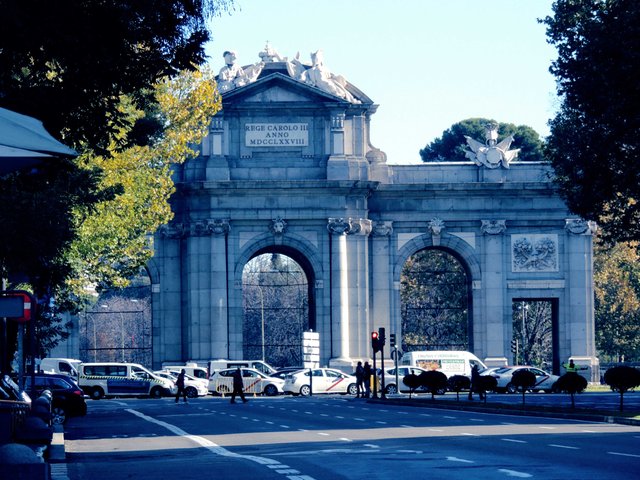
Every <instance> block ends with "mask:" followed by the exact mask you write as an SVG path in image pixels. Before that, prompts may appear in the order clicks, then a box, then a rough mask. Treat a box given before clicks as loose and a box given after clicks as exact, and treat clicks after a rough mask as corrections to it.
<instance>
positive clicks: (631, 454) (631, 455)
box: [607, 452, 640, 458]
mask: <svg viewBox="0 0 640 480" xmlns="http://www.w3.org/2000/svg"><path fill="white" fill-rule="evenodd" d="M607 453H608V454H609V455H618V456H620V457H633V458H640V455H636V454H635V453H622V452H607Z"/></svg>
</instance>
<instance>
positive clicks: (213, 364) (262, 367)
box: [209, 359, 276, 376]
mask: <svg viewBox="0 0 640 480" xmlns="http://www.w3.org/2000/svg"><path fill="white" fill-rule="evenodd" d="M235 367H247V368H255V369H256V370H258V371H259V372H262V373H264V374H265V375H268V376H271V374H273V373H276V369H275V368H273V367H272V366H271V365H269V364H268V363H265V362H263V361H262V360H224V359H220V360H211V361H210V362H209V374H210V375H213V373H214V372H215V371H216V370H221V369H224V368H235Z"/></svg>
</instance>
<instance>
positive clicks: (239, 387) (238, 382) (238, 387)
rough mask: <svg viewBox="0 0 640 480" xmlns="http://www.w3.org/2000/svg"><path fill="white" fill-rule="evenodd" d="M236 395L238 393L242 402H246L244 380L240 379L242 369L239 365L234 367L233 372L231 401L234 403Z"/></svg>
mask: <svg viewBox="0 0 640 480" xmlns="http://www.w3.org/2000/svg"><path fill="white" fill-rule="evenodd" d="M236 395H240V398H241V399H242V403H247V399H246V398H244V382H243V381H242V371H241V370H240V367H238V368H236V371H235V372H233V393H232V394H231V403H236Z"/></svg>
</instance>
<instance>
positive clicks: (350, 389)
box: [347, 383, 358, 395]
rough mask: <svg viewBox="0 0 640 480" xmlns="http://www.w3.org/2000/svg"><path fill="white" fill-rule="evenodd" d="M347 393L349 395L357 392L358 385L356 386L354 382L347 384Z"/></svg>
mask: <svg viewBox="0 0 640 480" xmlns="http://www.w3.org/2000/svg"><path fill="white" fill-rule="evenodd" d="M347 393H348V394H349V395H357V394H358V387H357V386H356V384H355V383H352V384H351V385H349V387H347Z"/></svg>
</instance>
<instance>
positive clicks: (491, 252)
mask: <svg viewBox="0 0 640 480" xmlns="http://www.w3.org/2000/svg"><path fill="white" fill-rule="evenodd" d="M506 230H507V225H506V220H482V223H481V225H480V231H481V232H482V234H483V235H484V242H483V244H484V258H483V262H482V266H483V270H484V274H483V278H482V293H483V300H484V309H483V310H482V311H480V312H478V313H480V315H477V316H476V318H475V319H474V322H473V330H474V331H473V336H474V342H475V343H476V345H475V346H474V349H477V350H478V352H484V357H485V359H484V360H486V361H487V362H489V363H490V364H491V365H505V364H506V363H507V358H506V357H505V352H507V351H509V341H510V338H511V336H510V334H511V333H512V328H513V327H512V322H511V309H508V311H505V279H506V276H505V272H504V263H503V258H504V255H505V252H504V242H505V237H504V233H505V231H506ZM474 307H475V306H474ZM478 320H480V321H478ZM482 320H484V321H482Z"/></svg>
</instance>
